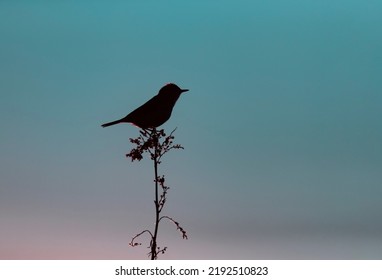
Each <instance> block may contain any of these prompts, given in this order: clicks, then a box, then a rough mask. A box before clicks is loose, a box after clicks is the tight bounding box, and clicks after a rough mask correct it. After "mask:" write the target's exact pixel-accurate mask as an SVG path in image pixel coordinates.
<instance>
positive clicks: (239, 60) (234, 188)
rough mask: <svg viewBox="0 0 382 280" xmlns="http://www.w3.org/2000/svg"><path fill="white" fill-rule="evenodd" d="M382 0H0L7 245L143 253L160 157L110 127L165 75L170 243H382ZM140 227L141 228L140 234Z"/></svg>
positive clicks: (211, 251) (18, 249) (110, 255)
mask: <svg viewBox="0 0 382 280" xmlns="http://www.w3.org/2000/svg"><path fill="white" fill-rule="evenodd" d="M381 14H382V2H381V1H376V0H375V1H374V0H368V1H361V0H347V1H345V0H344V1H338V0H337V1H333V0H331V1H329V0H322V1H313V0H311V1H310V0H306V1H297V0H295V1H273V0H272V1H255V0H253V1H252V0H251V1H250V0H248V1H244V0H242V1H175V0H173V1H169V0H165V1H153V0H152V1H84V0H81V1H1V2H0V38H1V44H0V61H1V63H0V72H1V75H0V92H1V95H0V119H1V122H0V131H1V136H0V258H1V259H146V255H145V254H146V253H147V251H148V249H147V248H145V246H141V247H140V248H131V247H129V246H128V243H129V242H130V239H131V237H132V236H134V235H135V233H138V232H139V231H140V230H141V229H144V228H146V227H147V226H149V227H150V226H152V225H153V219H154V212H153V211H154V208H153V182H152V180H153V178H152V177H153V175H152V165H151V162H150V161H149V160H144V161H142V162H140V163H134V164H132V163H131V162H130V161H129V160H127V159H126V158H125V157H124V155H125V153H127V152H128V151H129V149H130V148H131V145H130V143H129V141H128V139H129V137H135V136H137V134H138V131H137V129H136V128H135V127H133V126H130V125H119V126H115V127H111V128H108V129H102V128H101V127H100V124H101V123H103V122H106V121H111V120H114V119H116V118H119V117H122V116H124V115H125V114H127V113H128V112H129V111H131V110H132V109H134V108H135V107H137V106H139V105H141V104H142V103H143V102H145V101H146V100H148V99H149V98H151V97H152V96H153V95H154V94H156V93H157V91H158V90H159V88H160V87H161V86H163V85H164V84H165V83H167V82H175V83H177V84H178V85H179V86H181V87H183V88H189V89H190V92H188V93H187V94H185V95H183V96H182V97H181V98H180V100H179V101H178V103H177V105H176V107H175V109H174V112H173V116H172V118H171V119H170V121H168V122H167V123H166V124H165V125H164V126H163V128H165V129H166V130H168V131H170V130H172V129H173V128H174V127H178V130H177V131H176V140H177V142H179V143H181V144H182V145H183V146H184V147H185V148H186V149H185V150H184V151H175V152H171V153H170V154H168V155H167V156H166V158H165V160H164V162H163V164H162V165H161V166H160V168H161V172H162V173H165V174H166V176H167V177H166V178H167V183H168V185H169V186H170V187H171V190H170V193H169V200H168V204H167V208H166V209H165V214H169V215H171V216H173V217H174V218H175V219H177V220H179V221H180V222H181V224H182V225H183V226H184V227H185V229H186V230H187V231H188V234H189V237H190V239H189V240H187V241H184V240H182V239H181V235H180V234H179V233H178V232H176V230H175V228H174V226H173V225H172V224H170V223H168V224H163V225H162V227H161V228H160V240H159V242H160V244H161V245H163V246H168V247H169V249H168V251H167V252H166V254H165V255H163V256H161V258H163V259H381V258H382V219H381V213H382V203H381V198H382V172H381V170H382V148H381V143H382V127H381V118H382V94H381V93H382V79H381V77H382V51H381V50H382V32H381V26H382V17H381ZM146 241H147V239H143V240H142V242H146Z"/></svg>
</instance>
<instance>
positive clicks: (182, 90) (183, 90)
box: [180, 89, 189, 93]
mask: <svg viewBox="0 0 382 280" xmlns="http://www.w3.org/2000/svg"><path fill="white" fill-rule="evenodd" d="M186 91H189V90H188V89H181V90H180V92H181V93H183V92H186Z"/></svg>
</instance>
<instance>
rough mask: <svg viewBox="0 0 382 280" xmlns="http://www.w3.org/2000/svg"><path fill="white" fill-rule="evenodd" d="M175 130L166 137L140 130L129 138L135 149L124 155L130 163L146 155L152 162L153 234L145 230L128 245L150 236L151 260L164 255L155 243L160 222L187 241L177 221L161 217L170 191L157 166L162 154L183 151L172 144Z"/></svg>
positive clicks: (137, 243) (163, 251)
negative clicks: (169, 225) (169, 226)
mask: <svg viewBox="0 0 382 280" xmlns="http://www.w3.org/2000/svg"><path fill="white" fill-rule="evenodd" d="M174 131H175V129H174V130H173V131H172V132H171V133H170V134H169V135H166V133H165V132H164V130H163V129H161V130H156V129H155V128H154V129H151V130H141V131H140V135H139V136H138V137H137V138H135V139H133V138H130V142H131V143H132V144H134V145H135V148H133V149H131V151H130V153H128V154H126V156H127V157H129V158H131V161H135V160H138V161H140V160H141V159H143V155H144V154H145V153H148V154H149V155H150V159H151V160H152V161H153V162H154V178H155V179H154V183H155V200H154V205H155V226H154V232H152V231H150V230H148V229H145V230H143V231H142V232H140V233H138V234H136V235H135V236H134V237H133V238H132V239H131V242H130V243H129V244H130V245H131V246H132V247H135V246H138V245H142V244H141V243H139V242H136V241H135V240H136V239H137V238H138V237H140V236H141V235H143V234H145V233H147V234H148V235H149V236H150V245H149V246H148V248H150V252H149V253H148V255H149V257H150V258H151V259H152V260H156V259H157V258H158V254H160V253H161V254H164V253H165V252H166V250H167V247H163V248H161V247H159V246H158V243H157V238H158V229H159V223H160V222H161V221H162V220H165V219H167V220H169V221H171V222H173V223H174V224H175V226H176V228H177V230H179V231H180V232H181V233H182V237H183V239H187V238H188V237H187V233H186V231H185V230H184V229H183V228H182V227H181V226H180V225H179V223H178V222H177V221H175V220H174V219H173V218H171V217H169V216H166V215H164V216H161V212H162V210H163V207H164V205H165V203H166V201H167V193H168V190H169V189H170V188H169V187H168V186H166V185H165V177H164V175H158V165H159V164H160V163H161V159H162V157H163V155H164V154H166V153H167V152H168V151H170V150H172V149H184V148H183V147H182V146H181V145H179V144H174V143H173V140H174V136H173V133H174Z"/></svg>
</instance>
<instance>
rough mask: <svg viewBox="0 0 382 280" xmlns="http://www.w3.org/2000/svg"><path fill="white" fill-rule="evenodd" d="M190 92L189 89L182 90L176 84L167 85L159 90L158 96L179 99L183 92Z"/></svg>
mask: <svg viewBox="0 0 382 280" xmlns="http://www.w3.org/2000/svg"><path fill="white" fill-rule="evenodd" d="M186 91H188V89H181V88H180V87H178V86H177V85H176V84H172V83H170V84H167V85H165V86H164V87H162V88H161V89H160V90H159V93H158V95H173V96H177V97H179V96H180V95H181V94H182V93H183V92H186Z"/></svg>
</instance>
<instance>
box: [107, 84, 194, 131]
mask: <svg viewBox="0 0 382 280" xmlns="http://www.w3.org/2000/svg"><path fill="white" fill-rule="evenodd" d="M186 91H188V89H181V88H180V87H178V86H177V85H175V84H167V85H165V86H164V87H162V88H161V89H160V90H159V93H158V94H157V95H156V96H154V97H153V98H151V99H150V100H149V101H147V102H146V103H145V104H143V105H142V106H140V107H138V108H137V109H135V110H134V111H132V112H131V113H130V114H128V115H127V116H126V117H124V118H122V119H120V120H116V121H113V122H109V123H105V124H103V125H102V127H108V126H111V125H115V124H118V123H125V122H126V123H132V124H133V125H135V126H138V127H140V128H142V129H150V128H156V127H158V126H160V125H162V124H164V123H165V122H166V121H167V120H168V119H169V118H170V116H171V113H172V108H174V105H175V103H176V101H177V100H178V98H179V96H180V95H181V94H182V93H183V92H186Z"/></svg>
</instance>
